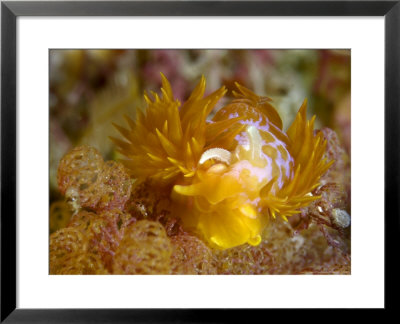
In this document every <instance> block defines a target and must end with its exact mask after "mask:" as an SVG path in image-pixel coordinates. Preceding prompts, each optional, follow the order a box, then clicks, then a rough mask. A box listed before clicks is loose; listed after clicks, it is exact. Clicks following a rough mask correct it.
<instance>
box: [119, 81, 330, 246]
mask: <svg viewBox="0 0 400 324" xmlns="http://www.w3.org/2000/svg"><path fill="white" fill-rule="evenodd" d="M161 77H162V89H161V91H162V96H161V97H160V96H158V95H157V94H156V93H152V95H153V97H154V99H153V100H151V99H150V97H149V96H148V95H147V94H145V99H146V102H147V109H146V110H145V111H144V112H141V111H138V113H137V118H136V121H133V120H131V119H130V118H129V117H127V120H128V123H129V126H130V128H129V129H126V128H122V127H120V126H118V125H115V126H116V127H117V129H118V130H119V131H120V133H121V134H122V135H123V136H124V137H125V139H126V141H122V140H119V139H116V138H112V140H113V141H114V142H115V143H116V144H117V146H118V147H119V151H120V152H121V153H122V154H123V155H124V156H126V160H124V161H123V162H124V163H125V165H126V166H127V167H128V169H129V170H130V171H131V174H132V176H133V177H135V178H137V179H140V180H145V179H148V178H150V179H151V181H152V183H153V184H154V185H155V186H157V187H158V188H162V190H170V191H171V199H172V201H173V213H174V214H176V215H178V216H179V217H180V218H181V219H182V221H183V224H184V226H185V227H186V228H187V229H188V230H191V231H194V232H196V233H197V234H198V235H199V236H200V237H202V238H203V239H204V240H205V241H206V242H208V243H209V245H211V246H213V247H216V248H220V249H226V248H231V247H234V246H237V245H241V244H244V243H249V244H252V245H257V244H259V243H260V242H261V239H262V238H261V236H262V232H263V230H264V229H265V227H266V226H267V224H268V222H269V221H270V219H271V217H272V218H275V217H276V215H279V216H280V217H282V218H283V219H284V220H287V217H288V216H291V215H294V214H298V213H299V209H300V208H302V207H305V206H307V205H308V204H310V202H311V201H313V200H315V199H318V198H319V197H317V196H313V195H312V194H311V192H312V191H313V190H314V189H315V188H316V187H318V186H319V179H320V177H321V176H322V175H323V174H324V173H325V172H326V170H327V169H328V168H329V167H330V165H331V164H332V163H333V161H331V162H327V161H326V159H324V158H323V155H324V153H325V148H326V141H325V140H324V138H323V135H322V133H321V132H318V133H317V134H314V120H315V116H314V117H313V118H312V119H311V120H309V121H307V119H306V105H307V102H306V101H304V103H303V104H302V106H301V107H300V109H299V112H298V113H297V115H296V118H295V120H294V122H293V123H292V125H291V126H290V127H289V129H288V130H287V131H286V132H284V131H283V130H282V120H281V118H280V116H279V114H278V113H277V111H276V110H275V108H274V107H273V106H272V105H271V101H272V100H271V99H270V98H268V97H260V96H258V95H256V94H255V93H253V92H252V91H250V90H249V89H247V88H245V87H243V86H241V85H239V84H236V86H237V89H238V92H236V91H234V92H233V95H234V97H235V99H234V100H233V101H231V102H230V103H229V104H228V105H226V106H225V107H223V108H221V109H220V110H219V111H218V112H217V113H216V114H215V115H214V117H213V118H212V119H211V120H209V119H208V118H207V117H208V116H209V114H210V113H211V111H212V110H213V108H214V106H215V104H216V103H217V102H218V100H219V99H220V98H221V97H222V96H224V95H225V93H226V89H225V87H222V88H220V89H218V90H217V91H215V92H214V93H212V94H210V95H208V96H206V97H203V96H204V91H205V79H204V77H202V79H201V80H200V82H199V84H198V85H197V86H196V88H195V89H194V91H193V92H192V94H191V95H190V97H189V99H188V100H187V101H186V102H185V103H184V104H183V105H182V106H180V103H179V101H177V100H175V99H174V97H173V93H172V89H171V86H170V84H169V82H168V80H167V79H166V78H165V76H164V75H162V74H161Z"/></svg>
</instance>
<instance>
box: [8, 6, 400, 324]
mask: <svg viewBox="0 0 400 324" xmlns="http://www.w3.org/2000/svg"><path fill="white" fill-rule="evenodd" d="M20 16H55V17H57V16H215V17H218V16H291V17H292V16H324V17H327V16H384V18H385V179H384V181H385V309H387V310H393V308H394V307H395V306H396V302H395V300H394V299H392V298H391V297H390V296H391V295H393V293H394V290H395V288H396V285H395V284H394V283H396V282H397V283H398V278H397V275H396V274H395V267H393V266H392V265H391V263H392V262H393V261H392V260H393V258H391V256H393V255H398V252H397V247H396V243H394V242H393V241H394V238H395V237H396V236H398V235H399V234H400V233H399V203H398V202H397V199H398V198H399V196H400V195H399V152H400V144H399V137H400V136H399V135H400V134H399V121H400V114H399V107H400V95H399V94H400V66H399V61H400V60H399V57H400V1H398V0H396V1H279V2H278V1H147V2H146V1H122V2H118V1H117V2H112V1H86V2H85V1H82V2H81V1H73V2H64V1H63V2H61V1H38V2H36V1H29V2H28V1H27V2H24V1H4V2H2V4H1V42H2V46H1V90H2V91H1V93H2V96H1V321H2V322H3V321H5V322H6V323H17V322H18V323H21V322H26V323H28V322H51V323H58V322H60V323H61V322H65V323H86V322H103V323H112V322H118V323H125V322H203V321H204V322H209V321H212V322H226V321H227V320H228V319H231V321H235V320H237V319H238V317H237V314H238V313H239V312H240V313H242V314H243V313H246V314H247V316H248V315H250V314H248V313H250V312H251V316H262V315H261V313H262V312H264V311H265V310H226V309H214V310H207V312H204V311H203V310H194V309H96V310H95V309H20V308H17V305H16V300H17V278H16V271H17V265H16V250H17V245H16V240H17V222H16V213H17V194H16V192H17V184H16V183H17V182H16V177H17V174H16V172H17V171H16V170H17V166H16V165H17V156H16V153H17V148H16V145H17V128H16V120H17V119H16V118H17V99H16V82H17V80H16V57H17V48H16V44H17V28H16V20H17V18H18V17H20ZM396 253H397V254H396ZM228 321H229V320H228Z"/></svg>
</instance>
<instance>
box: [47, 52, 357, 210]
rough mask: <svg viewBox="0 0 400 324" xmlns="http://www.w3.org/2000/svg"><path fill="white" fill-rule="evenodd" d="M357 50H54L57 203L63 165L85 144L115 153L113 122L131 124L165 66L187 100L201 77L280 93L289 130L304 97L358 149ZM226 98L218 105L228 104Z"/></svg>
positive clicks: (106, 154) (211, 83)
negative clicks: (354, 124) (353, 107)
mask: <svg viewBox="0 0 400 324" xmlns="http://www.w3.org/2000/svg"><path fill="white" fill-rule="evenodd" d="M350 62H351V58H350V50H51V51H50V89H49V90H50V93H49V103H50V117H49V118H50V203H51V202H53V201H56V200H58V199H60V198H61V197H60V194H59V192H58V190H57V177H56V175H57V167H58V163H59V161H60V159H61V158H62V156H63V155H64V154H65V153H67V152H68V151H69V150H70V149H72V148H73V147H75V146H77V145H81V144H87V145H90V146H93V147H95V148H96V149H98V150H99V151H100V152H101V154H102V155H103V158H104V159H105V160H109V159H115V158H116V157H117V156H116V153H115V152H114V146H113V144H112V142H111V141H110V140H109V138H108V137H109V136H115V137H118V136H119V135H118V133H117V131H116V130H115V129H114V127H113V126H112V124H111V123H112V122H115V123H118V124H120V125H125V121H124V119H123V115H124V114H126V115H129V116H131V117H132V118H134V117H135V111H136V109H137V108H139V107H140V108H143V107H145V103H144V99H143V92H144V91H145V90H147V91H150V90H152V91H156V92H159V88H160V86H161V79H160V72H162V73H164V74H165V76H166V77H167V78H168V80H169V81H170V83H171V86H172V89H173V92H174V94H175V96H176V98H177V99H179V100H180V101H181V102H182V103H183V102H184V101H185V100H186V99H187V98H188V96H189V95H190V93H191V91H192V90H193V88H194V86H195V85H196V83H197V82H198V81H199V79H200V77H201V75H204V76H205V77H206V80H207V90H206V92H207V93H210V92H213V91H215V90H217V89H218V88H219V87H221V86H222V85H225V86H226V87H227V88H228V90H229V91H228V94H227V96H226V98H225V99H224V100H225V102H226V101H228V100H230V99H231V98H230V92H231V90H233V88H234V82H235V81H237V82H239V83H241V84H243V85H244V86H246V87H248V88H250V89H251V90H253V91H254V92H255V93H257V94H258V95H265V96H268V97H271V98H272V99H273V101H274V102H273V104H274V106H275V107H276V108H277V110H278V112H279V113H280V115H281V118H282V120H283V123H284V129H286V128H287V127H288V126H289V125H290V123H291V122H292V121H293V119H294V117H295V114H296V113H297V110H298V109H299V108H300V105H301V103H302V102H303V100H304V98H308V103H309V108H308V117H311V116H312V115H313V114H316V115H317V119H316V128H321V127H330V128H332V129H334V130H335V131H336V132H337V134H338V135H339V138H340V139H341V141H342V144H343V146H344V147H345V149H346V151H347V153H348V154H349V155H350V101H351V100H350V98H351V97H350V84H351V82H350V81H351V78H350ZM223 104H224V101H221V102H220V103H219V105H218V106H217V109H218V107H221V106H223Z"/></svg>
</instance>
